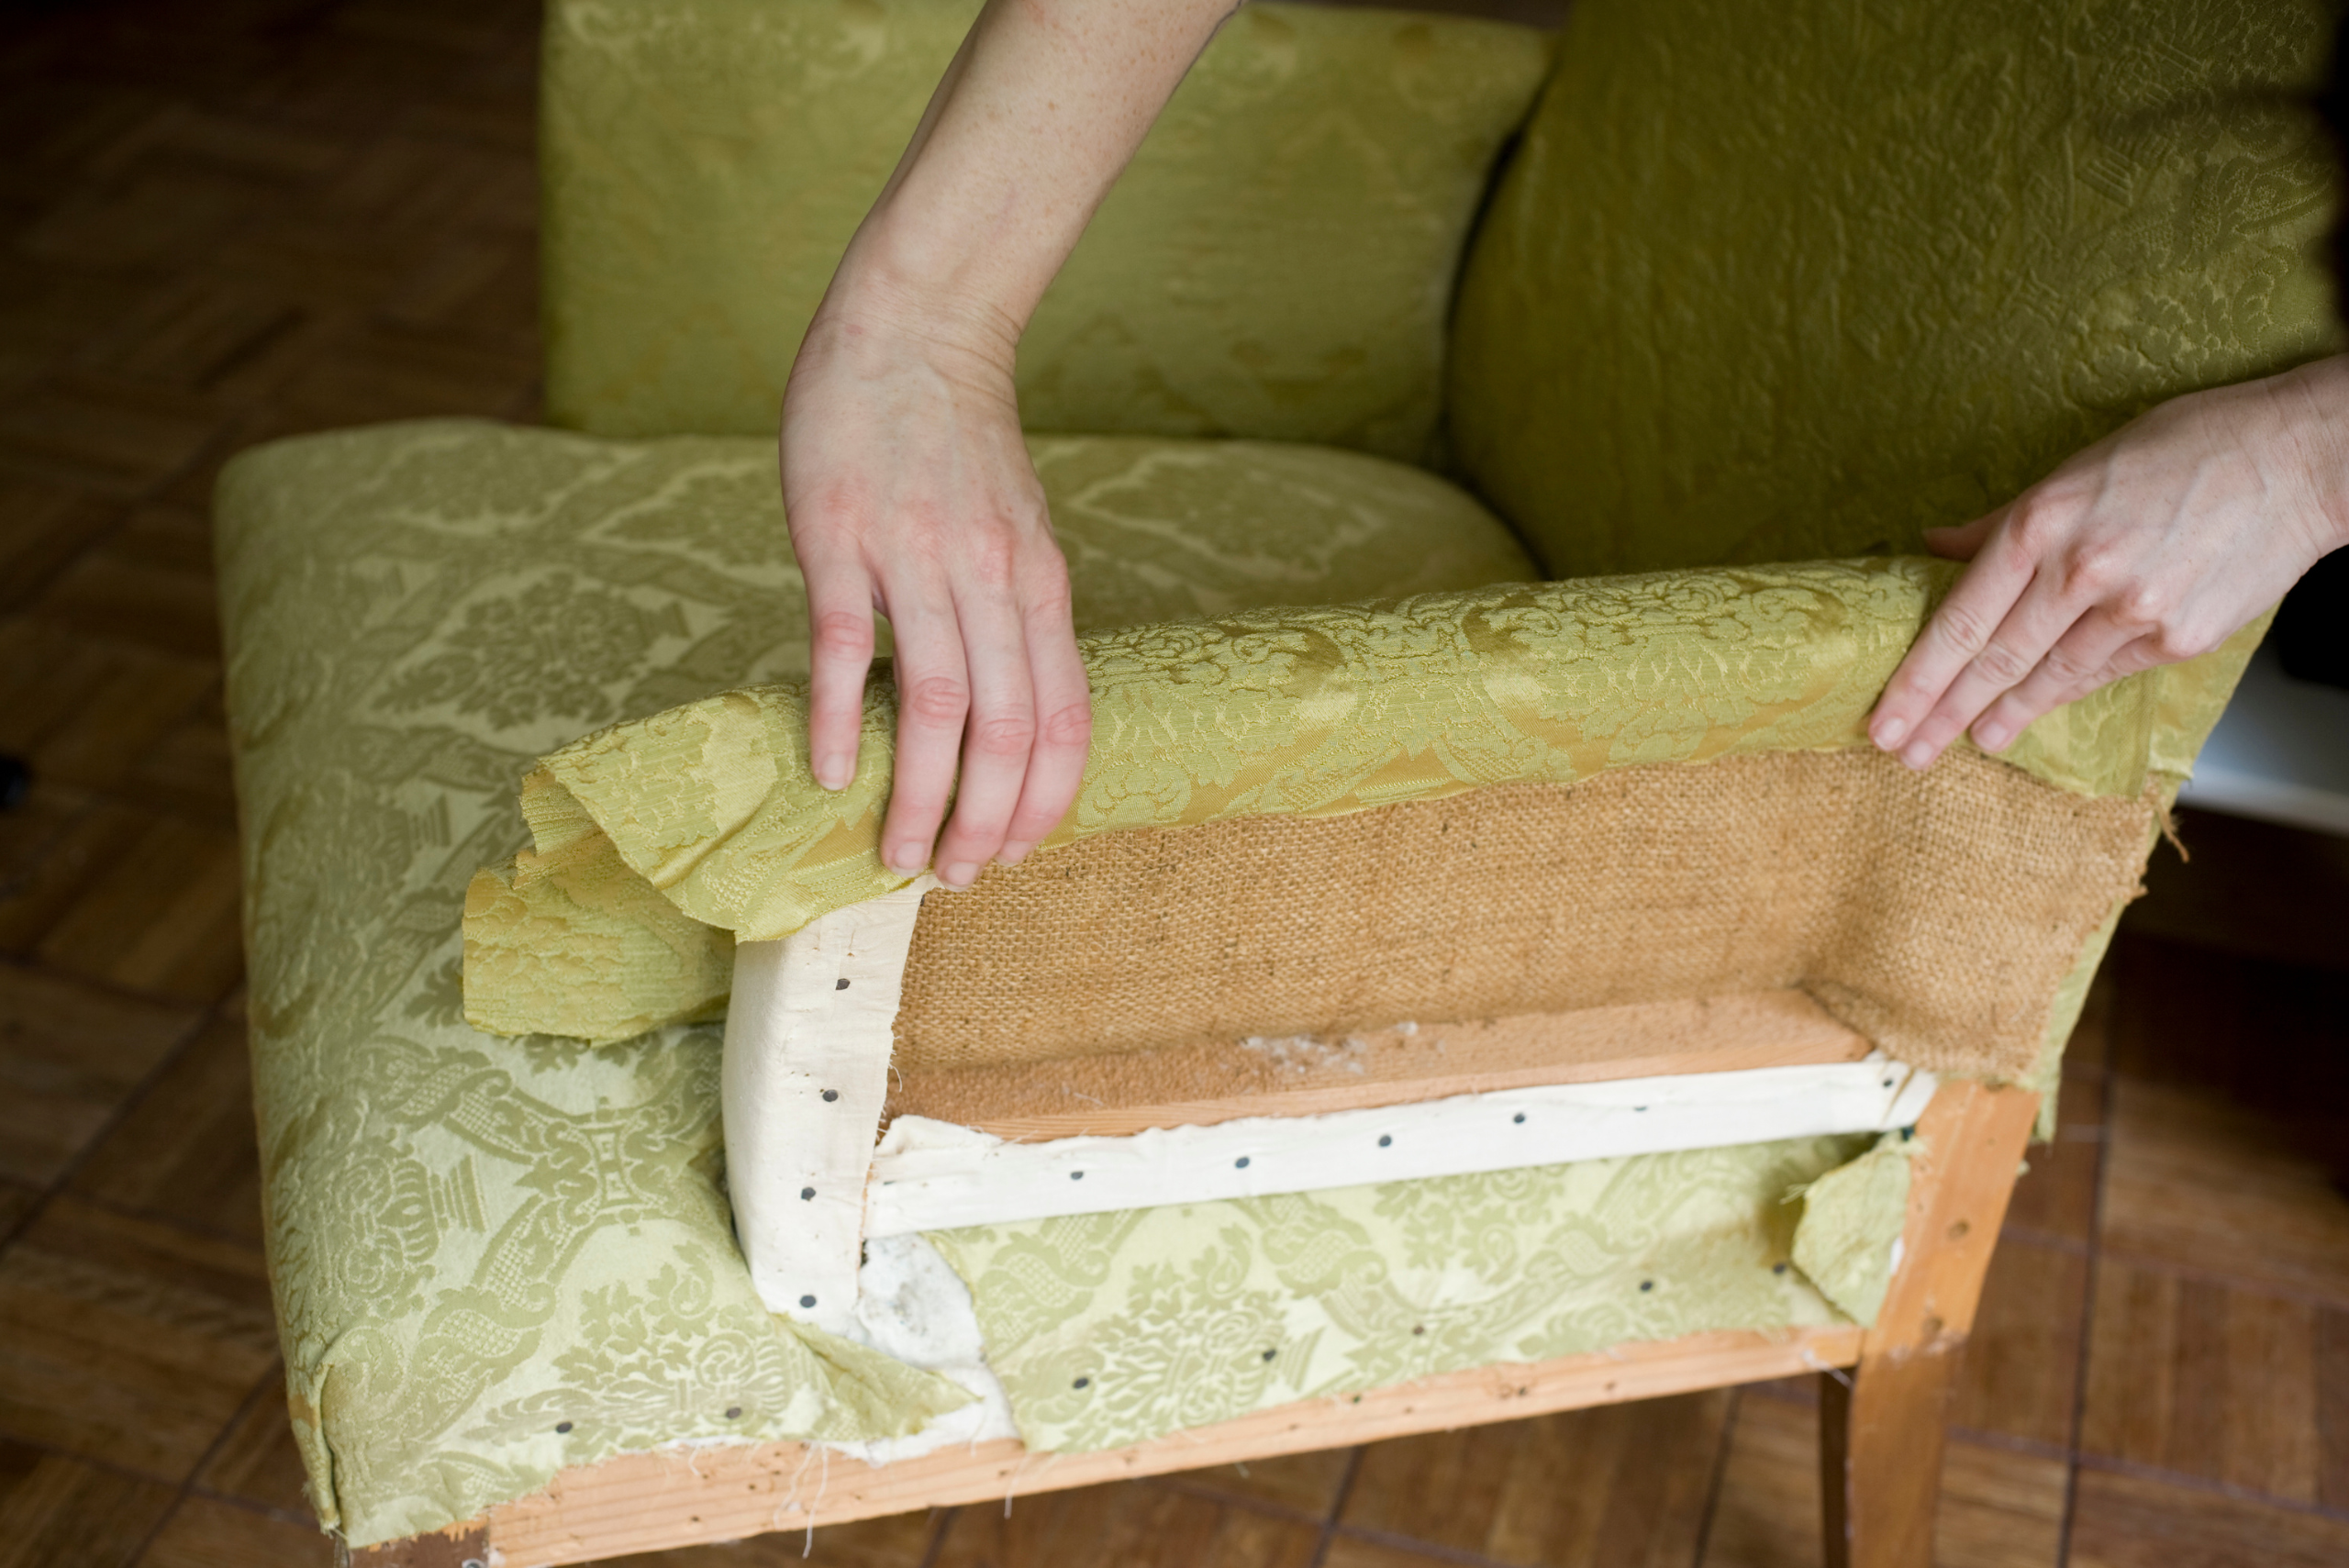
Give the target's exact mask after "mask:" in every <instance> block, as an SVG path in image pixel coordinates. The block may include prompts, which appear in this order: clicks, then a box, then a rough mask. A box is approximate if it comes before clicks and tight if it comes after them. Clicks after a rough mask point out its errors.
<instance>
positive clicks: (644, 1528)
mask: <svg viewBox="0 0 2349 1568" xmlns="http://www.w3.org/2000/svg"><path fill="white" fill-rule="evenodd" d="M2038 1109H2039V1096H2038V1095H2035V1094H2032V1093H2031V1092H2029V1091H2027V1090H2023V1089H2019V1088H1992V1087H1987V1086H1985V1085H1983V1084H1972V1083H1963V1082H1949V1083H1944V1084H1943V1085H1942V1087H1941V1088H1940V1090H1939V1091H1938V1092H1937V1093H1936V1094H1935V1095H1934V1097H1933V1100H1932V1104H1931V1105H1930V1106H1927V1108H1926V1111H1925V1114H1924V1116H1923V1117H1922V1118H1920V1120H1919V1122H1918V1128H1917V1135H1918V1138H1919V1139H1920V1142H1921V1148H1920V1151H1919V1153H1918V1155H1917V1157H1916V1159H1915V1161H1914V1162H1913V1167H1912V1175H1911V1182H1910V1187H1909V1215H1908V1220H1907V1223H1906V1225H1905V1226H1904V1228H1903V1231H1902V1236H1901V1253H1900V1262H1899V1266H1898V1269H1897V1270H1896V1271H1895V1272H1894V1273H1893V1276H1892V1281H1891V1284H1890V1287H1889V1288H1888V1290H1887V1293H1886V1296H1885V1300H1884V1306H1883V1308H1882V1310H1881V1311H1880V1312H1879V1313H1878V1315H1877V1318H1876V1326H1875V1327H1874V1328H1872V1329H1859V1328H1856V1327H1852V1326H1843V1327H1836V1328H1825V1329H1801V1330H1794V1331H1788V1332H1780V1333H1760V1332H1753V1331H1740V1332H1729V1333H1709V1334H1698V1335H1691V1336H1689V1337H1687V1338H1686V1339H1679V1340H1664V1341H1658V1342H1653V1343H1645V1344H1629V1345H1621V1346H1618V1347H1616V1348H1615V1349H1613V1350H1611V1351H1606V1352H1604V1353H1600V1354H1596V1355H1581V1356H1568V1357H1564V1358H1561V1359H1559V1360H1556V1361H1550V1362H1536V1363H1532V1364H1497V1365H1492V1366H1485V1367H1477V1368H1474V1369H1472V1370H1470V1371H1466V1372H1459V1373H1448V1374H1446V1375H1443V1376H1440V1377H1431V1378H1426V1379H1422V1380H1420V1381H1419V1382H1416V1383H1411V1384H1407V1385H1400V1386H1397V1387H1394V1388H1384V1389H1377V1390H1375V1391H1372V1392H1370V1393H1366V1394H1362V1395H1358V1396H1353V1397H1351V1398H1349V1399H1347V1400H1344V1401H1339V1400H1330V1399H1320V1400H1308V1401H1303V1402H1300V1403H1297V1404H1293V1405H1286V1406H1282V1407H1278V1408H1276V1409H1272V1410H1264V1411H1259V1412H1257V1413H1256V1414H1254V1415H1251V1416H1245V1417H1242V1418H1239V1419H1237V1420H1232V1421H1226V1422H1222V1423H1220V1424H1219V1425H1216V1426H1212V1427H1205V1428H1200V1429H1196V1430H1192V1431H1186V1432H1177V1433H1174V1434H1172V1435H1170V1436H1167V1437H1164V1438H1160V1439H1157V1440H1153V1441H1151V1442H1146V1443H1141V1444H1137V1445H1135V1446H1134V1447H1131V1448H1125V1449H1117V1450H1112V1451H1106V1452H1100V1453H1085V1454H1060V1455H1041V1456H1039V1455H1033V1454H1030V1453H1029V1452H1027V1451H1026V1450H1025V1449H1023V1448H1022V1447H1021V1445H1020V1444H1019V1441H1018V1440H1016V1439H1009V1438H1007V1439H1002V1440H996V1441H993V1442H986V1443H981V1444H978V1445H975V1446H972V1447H963V1446H952V1447H948V1448H945V1449H941V1450H939V1451H935V1452H931V1453H928V1454H924V1455H922V1456H921V1457H919V1458H917V1459H909V1460H901V1461H898V1462H896V1463H893V1464H887V1465H883V1466H878V1467H874V1466H868V1465H865V1464H863V1463H861V1462H858V1461H855V1460H852V1459H849V1458H846V1457H842V1456H838V1455H831V1454H828V1453H826V1452H824V1451H821V1450H818V1449H814V1448H811V1447H809V1446H807V1445H806V1444H803V1443H796V1442H776V1443H762V1444H756V1445H753V1444H747V1443H746V1444H742V1445H740V1446H735V1447H722V1448H697V1449H694V1450H692V1451H689V1452H688V1451H683V1450H669V1451H654V1452H650V1453H632V1454H621V1455H618V1456H617V1457H615V1458H612V1459H607V1460H605V1461H604V1462H601V1463H598V1464H590V1465H581V1466H578V1467H576V1468H573V1469H570V1470H566V1471H564V1472H562V1473H561V1474H559V1475H557V1476H556V1477H555V1478H554V1480H553V1481H552V1482H551V1483H549V1484H548V1485H547V1486H546V1487H545V1488H543V1489H542V1490H540V1491H539V1492H536V1493H533V1494H532V1495H530V1496H527V1497H520V1498H517V1499H515V1500H514V1501H513V1502H510V1503H501V1504H499V1505H497V1506H496V1507H492V1508H490V1509H489V1510H488V1511H486V1512H485V1513H484V1514H482V1515H481V1516H480V1517H478V1518H473V1519H471V1520H469V1521H467V1522H465V1523H464V1524H462V1525H456V1526H452V1527H451V1528H450V1529H446V1530H442V1531H438V1532H435V1533H433V1534H429V1535H421V1536H413V1537H409V1538H407V1539H406V1540H395V1541H387V1542H384V1544H382V1545H378V1546H372V1547H366V1548H362V1549H361V1550H358V1551H347V1552H345V1553H344V1554H343V1560H344V1561H345V1562H348V1563H349V1564H351V1568H487V1564H489V1563H491V1562H496V1563H499V1564H501V1565H503V1568H528V1565H536V1564H554V1563H567V1562H593V1561H595V1560H596V1559H597V1558H602V1557H612V1556H618V1555H620V1554H622V1553H625V1552H634V1551H660V1550H664V1549H668V1548H674V1547H680V1546H688V1545H694V1544H698V1543H702V1542H707V1541H718V1540H740V1539H741V1538H743V1537H745V1536H751V1535H757V1534H760V1533H762V1532H764V1531H767V1530H785V1529H807V1528H809V1527H811V1526H813V1525H816V1524H840V1523H844V1522H847V1521H849V1520H852V1519H861V1518H874V1517H876V1516H879V1515H884V1514H895V1513H905V1512H909V1511H911V1510H913V1509H917V1508H926V1507H943V1506H948V1505H952V1504H959V1503H976V1502H995V1501H997V1500H1008V1499H1010V1498H1013V1497H1017V1496H1026V1495H1030V1494H1033V1493H1038V1492H1049V1491H1055V1490H1058V1489H1061V1488H1063V1487H1072V1486H1087V1485H1094V1484H1096V1483H1099V1482H1106V1481H1123V1480H1130V1479H1133V1478H1135V1477H1137V1476H1144V1475H1157V1474H1163V1473H1167V1472H1170V1471H1180V1470H1197V1469H1201V1468H1204V1467H1206V1466H1208V1465H1216V1464H1229V1463H1231V1462H1244V1461H1247V1460H1252V1459H1264V1458H1270V1457H1272V1456H1275V1455H1278V1454H1286V1453H1298V1452H1305V1451H1311V1450H1315V1449H1327V1448H1344V1447H1350V1446H1352V1445H1353V1444H1356V1443H1364V1442H1373V1441H1377V1440H1382V1439H1386V1438H1395V1437H1405V1436H1408V1435H1411V1434H1413V1433H1418V1432H1429V1431H1440V1430H1444V1429H1451V1428H1457V1427H1468V1426H1476V1425H1480V1424H1482V1423H1484V1422H1487V1421H1507V1420H1515V1419H1518V1418H1521V1417H1527V1416H1539V1415H1545V1414H1548V1413H1549V1412H1551V1411H1554V1410H1574V1409H1580V1408H1583V1407H1586V1406H1593V1405H1611V1404H1616V1403H1620V1402H1621V1401H1625V1400H1631V1399H1649V1398H1654V1397H1657V1396H1663V1395H1668V1394H1685V1393H1690V1392H1693V1391H1696V1390H1699V1389H1706V1388H1721V1387H1727V1386H1730V1385H1735V1384H1741V1383H1752V1382H1756V1381H1759V1380H1762V1379H1765V1378H1774V1377H1786V1376H1789V1375H1793V1374H1796V1373H1804V1372H1814V1373H1818V1374H1819V1376H1820V1395H1821V1402H1820V1483H1821V1485H1820V1495H1821V1503H1822V1507H1823V1510H1824V1518H1825V1522H1826V1562H1827V1568H1913V1565H1920V1564H1924V1563H1928V1562H1932V1539H1933V1538H1932V1532H1933V1512H1934V1506H1935V1503H1936V1501H1937V1500H1938V1497H1939V1495H1940V1487H1941V1469H1942V1454H1943V1439H1944V1435H1945V1429H1946V1426H1947V1421H1948V1415H1949V1407H1950V1400H1951V1397H1952V1395H1953V1393H1954V1390H1955V1387H1956V1377H1957V1371H1958V1366H1959V1362H1960V1359H1961V1357H1962V1355H1963V1353H1964V1351H1965V1341H1966V1337H1967V1335H1968V1333H1969V1332H1970V1331H1971V1329H1972V1328H1973V1323H1974V1310H1975V1307H1976V1303H1977V1302H1978V1301H1979V1299H1980V1297H1981V1294H1982V1281H1983V1277H1984V1275H1985V1274H1986V1273H1987V1272H1988V1269H1989V1263H1990V1253H1991V1250H1992V1248H1993V1247H1994V1246H1996V1244H1997V1242H1998V1229H1999V1227H2000V1225H2001V1224H2002V1223H2003V1222H2004V1220H2005V1218H2006V1210H2007V1201H2008V1198H2009V1195H2011V1194H2012V1192H2013V1190H2014V1184H2015V1178H2016V1176H2017V1175H2018V1174H2019V1173H2020V1170H2021V1160H2022V1152H2023V1146H2024V1144H2025V1142H2026V1141H2027V1140H2028V1139H2029V1137H2030V1134H2031V1129H2032V1123H2033V1121H2034V1119H2035V1118H2036V1116H2037V1114H2038Z"/></svg>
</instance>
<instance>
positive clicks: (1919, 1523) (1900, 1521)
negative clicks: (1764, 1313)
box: [1819, 1083, 2039, 1568]
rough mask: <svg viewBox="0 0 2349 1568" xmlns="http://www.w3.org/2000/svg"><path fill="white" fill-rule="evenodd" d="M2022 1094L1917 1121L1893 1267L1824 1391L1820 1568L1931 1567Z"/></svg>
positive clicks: (1953, 1089)
mask: <svg viewBox="0 0 2349 1568" xmlns="http://www.w3.org/2000/svg"><path fill="white" fill-rule="evenodd" d="M2038 1111H2039V1096H2038V1095H2034V1094H2032V1093H2030V1092H2029V1091H2027V1090H2022V1089H2014V1088H2004V1089H1993V1088H1988V1087H1986V1086H1985V1085H1982V1084H1965V1083H1951V1084H1943V1085H1942V1087H1941V1090H1940V1092H1939V1093H1937V1094H1936V1095H1934V1096H1933V1100H1932V1104H1931V1105H1930V1106H1926V1107H1925V1114H1924V1115H1923V1116H1922V1117H1920V1118H1918V1123H1917V1136H1918V1138H1919V1140H1920V1142H1921V1148H1920V1151H1919V1152H1918V1154H1917V1156H1916V1162H1915V1164H1914V1167H1913V1168H1912V1171H1911V1174H1910V1178H1909V1218H1908V1223H1907V1224H1906V1226H1905V1227H1903V1229H1902V1231H1901V1248H1902V1251H1901V1262H1900V1267H1899V1269H1898V1271H1896V1272H1895V1273H1894V1274H1893V1278H1892V1284H1891V1286H1890V1288H1889V1289H1887V1291H1886V1292H1885V1297H1884V1306H1883V1308H1882V1309H1881V1310H1880V1311H1879V1312H1878V1313H1877V1314H1876V1325H1875V1327H1874V1328H1872V1329H1869V1330H1868V1335H1867V1339H1866V1340H1865V1344H1864V1345H1863V1347H1862V1349H1861V1352H1860V1363H1859V1365H1858V1366H1856V1367H1854V1368H1853V1369H1852V1371H1851V1373H1849V1374H1848V1382H1847V1381H1846V1379H1845V1374H1841V1373H1825V1374H1822V1375H1821V1377H1820V1411H1819V1415H1820V1422H1819V1468H1820V1501H1821V1504H1822V1506H1823V1510H1824V1517H1825V1521H1826V1527H1827V1528H1826V1543H1827V1568H1926V1565H1927V1564H1930V1563H1931V1562H1932V1560H1933V1506H1934V1503H1935V1501H1936V1500H1937V1499H1938V1498H1939V1496H1940V1494H1941V1473H1942V1449H1943V1440H1944V1435H1945V1431H1946V1428H1947V1425H1948V1421H1949V1407H1950V1399H1951V1397H1952V1396H1953V1395H1954V1393H1955V1391H1956V1387H1957V1371H1958V1366H1959V1363H1960V1361H1961V1360H1962V1358H1963V1357H1964V1354H1965V1338H1966V1335H1967V1333H1968V1332H1969V1331H1970V1330H1971V1329H1973V1327H1974V1308H1975V1304H1976V1302H1978V1301H1979V1300H1980V1299H1981V1296H1982V1278H1983V1275H1984V1274H1985V1273H1987V1272H1988V1269H1989V1266H1990V1252H1991V1249H1992V1248H1993V1247H1994V1246H1995V1245H1996V1244H1997V1242H1998V1227H1999V1226H2000V1224H2001V1223H2003V1222H2004V1220H2005V1218H2006V1213H2007V1199H2008V1197H2009V1195H2010V1194H2012V1192H2013V1191H2014V1184H2015V1177H2016V1175H2017V1173H2018V1171H2019V1168H2020V1166H2021V1160H2022V1151H2023V1144H2024V1143H2025V1141H2026V1140H2029V1138H2030V1136H2031V1127H2032V1119H2033V1118H2035V1117H2036V1116H2037V1115H2038Z"/></svg>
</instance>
